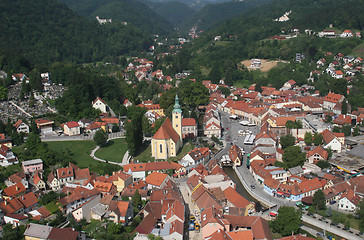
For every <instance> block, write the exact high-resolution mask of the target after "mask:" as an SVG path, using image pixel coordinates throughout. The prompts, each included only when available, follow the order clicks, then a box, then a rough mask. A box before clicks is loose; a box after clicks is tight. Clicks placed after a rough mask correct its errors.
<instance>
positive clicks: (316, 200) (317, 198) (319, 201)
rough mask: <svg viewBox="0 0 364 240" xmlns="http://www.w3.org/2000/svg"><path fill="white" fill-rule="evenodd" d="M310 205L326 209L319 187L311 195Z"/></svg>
mask: <svg viewBox="0 0 364 240" xmlns="http://www.w3.org/2000/svg"><path fill="white" fill-rule="evenodd" d="M312 206H313V207H314V208H316V209H317V210H324V209H326V198H325V194H324V193H323V192H322V190H321V189H319V190H317V191H316V192H315V194H314V195H313V199H312Z"/></svg>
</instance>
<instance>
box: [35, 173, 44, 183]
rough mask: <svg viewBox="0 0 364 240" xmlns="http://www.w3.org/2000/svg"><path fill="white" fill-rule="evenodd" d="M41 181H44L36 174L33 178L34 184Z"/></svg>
mask: <svg viewBox="0 0 364 240" xmlns="http://www.w3.org/2000/svg"><path fill="white" fill-rule="evenodd" d="M40 180H42V179H41V178H40V177H39V174H35V175H34V178H33V181H34V184H38V183H39V181H40Z"/></svg>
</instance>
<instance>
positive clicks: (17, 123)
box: [13, 119, 23, 128]
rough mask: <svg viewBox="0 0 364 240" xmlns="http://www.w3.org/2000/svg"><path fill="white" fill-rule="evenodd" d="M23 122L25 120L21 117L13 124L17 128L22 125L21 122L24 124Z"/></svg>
mask: <svg viewBox="0 0 364 240" xmlns="http://www.w3.org/2000/svg"><path fill="white" fill-rule="evenodd" d="M22 122H23V121H22V120H21V119H19V120H18V121H16V123H14V125H13V126H14V127H15V128H18V127H19V126H20V124H22Z"/></svg>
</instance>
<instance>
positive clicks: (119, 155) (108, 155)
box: [95, 138, 128, 162]
mask: <svg viewBox="0 0 364 240" xmlns="http://www.w3.org/2000/svg"><path fill="white" fill-rule="evenodd" d="M127 150H128V145H127V143H126V141H125V139H124V138H121V139H113V140H110V141H109V142H108V143H107V145H106V146H105V147H102V148H100V149H99V150H97V151H96V153H95V156H96V157H98V158H101V159H104V160H108V161H112V162H122V160H123V157H124V154H125V153H126V151H127Z"/></svg>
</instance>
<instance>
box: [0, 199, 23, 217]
mask: <svg viewBox="0 0 364 240" xmlns="http://www.w3.org/2000/svg"><path fill="white" fill-rule="evenodd" d="M23 207H24V206H23V204H21V202H20V201H19V200H18V199H17V198H13V199H11V200H5V201H2V202H0V209H1V210H2V211H3V212H4V213H5V214H11V213H15V212H16V211H18V210H20V209H22V208H23Z"/></svg>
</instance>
